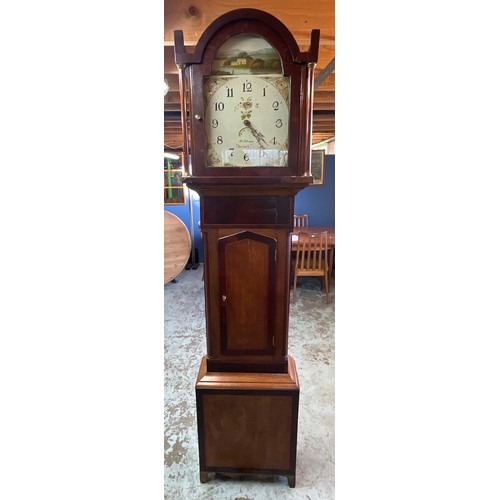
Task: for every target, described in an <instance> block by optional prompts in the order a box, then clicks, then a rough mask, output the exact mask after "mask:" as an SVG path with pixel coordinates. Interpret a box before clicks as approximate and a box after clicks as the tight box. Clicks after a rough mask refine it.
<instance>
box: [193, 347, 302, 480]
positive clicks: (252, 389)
mask: <svg viewBox="0 0 500 500" xmlns="http://www.w3.org/2000/svg"><path fill="white" fill-rule="evenodd" d="M196 409H197V417H198V445H199V456H200V480H201V482H206V481H207V480H208V473H209V472H219V473H223V474H226V475H228V474H229V475H231V474H237V475H241V474H245V475H252V476H254V475H255V476H262V475H280V476H286V477H287V478H288V483H289V486H290V487H292V488H293V487H294V486H295V466H296V452H297V424H298V412H299V383H298V377H297V371H296V368H295V362H294V360H293V358H292V357H290V356H289V357H288V372H287V373H238V372H207V369H206V356H205V357H204V358H203V360H202V362H201V366H200V371H199V374H198V378H197V380H196Z"/></svg>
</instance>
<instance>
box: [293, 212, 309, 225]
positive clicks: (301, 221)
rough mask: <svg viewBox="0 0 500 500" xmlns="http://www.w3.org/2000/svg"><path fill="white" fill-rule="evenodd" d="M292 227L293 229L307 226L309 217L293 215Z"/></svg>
mask: <svg viewBox="0 0 500 500" xmlns="http://www.w3.org/2000/svg"><path fill="white" fill-rule="evenodd" d="M293 226H294V227H305V226H309V216H308V215H307V214H295V215H294V216H293Z"/></svg>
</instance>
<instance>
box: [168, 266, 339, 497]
mask: <svg viewBox="0 0 500 500" xmlns="http://www.w3.org/2000/svg"><path fill="white" fill-rule="evenodd" d="M202 269H203V268H202V266H200V267H199V268H198V269H197V270H189V271H183V272H182V273H181V274H180V275H179V276H178V278H177V283H173V282H171V283H167V284H166V285H165V499H167V500H202V499H213V500H275V499H304V500H330V499H334V496H335V494H334V477H335V476H334V471H335V466H334V463H335V462H334V415H335V402H334V375H335V363H334V362H335V339H334V335H335V291H334V286H333V285H332V290H331V292H330V293H331V302H330V304H328V305H327V304H326V302H325V294H324V291H320V283H319V280H317V279H315V278H301V279H300V280H299V286H298V288H297V303H295V304H291V305H290V325H289V343H288V352H289V354H290V355H291V356H293V357H294V359H295V362H296V364H297V371H298V374H299V382H300V405H299V428H298V438H297V475H296V487H295V488H290V487H289V486H288V483H287V480H286V478H284V477H280V476H275V477H272V478H268V479H257V478H252V477H249V476H248V477H247V476H244V477H240V478H228V477H224V476H221V475H213V474H212V475H210V476H209V477H210V479H209V481H208V482H207V483H205V484H202V483H200V482H199V469H198V439H197V431H196V403H195V391H194V384H195V379H196V375H197V373H198V369H199V365H200V361H201V358H202V356H203V355H204V354H206V340H205V316H204V314H205V311H204V291H203V281H202V280H201V276H202V272H203V271H202Z"/></svg>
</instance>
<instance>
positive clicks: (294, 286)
mask: <svg viewBox="0 0 500 500" xmlns="http://www.w3.org/2000/svg"><path fill="white" fill-rule="evenodd" d="M296 300H297V273H295V276H294V277H293V303H294V304H295V301H296Z"/></svg>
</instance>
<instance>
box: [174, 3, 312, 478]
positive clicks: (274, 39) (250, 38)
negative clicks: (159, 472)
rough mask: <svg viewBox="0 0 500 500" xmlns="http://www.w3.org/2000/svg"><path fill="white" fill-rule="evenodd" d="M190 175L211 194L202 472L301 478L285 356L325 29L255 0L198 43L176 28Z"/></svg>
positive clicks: (205, 202)
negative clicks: (297, 32) (307, 32)
mask: <svg viewBox="0 0 500 500" xmlns="http://www.w3.org/2000/svg"><path fill="white" fill-rule="evenodd" d="M174 36H175V58H176V63H177V66H178V67H179V80H180V92H181V105H182V106H181V107H182V121H183V136H184V151H185V152H189V153H190V154H191V167H190V170H189V172H186V177H185V179H184V180H185V182H186V184H187V185H188V186H189V187H190V188H191V189H193V190H195V191H197V192H198V193H199V195H200V213H201V221H200V227H201V231H202V236H203V250H204V258H205V262H204V264H205V265H204V272H205V280H204V283H205V314H206V330H207V355H206V356H204V357H203V359H202V360H201V366H200V371H199V374H198V377H197V380H196V396H197V417H198V439H199V458H200V479H201V481H202V482H205V481H206V480H207V479H208V473H210V472H223V473H247V474H279V475H284V476H287V477H288V481H289V484H290V486H292V487H293V486H294V485H295V466H296V448H297V422H298V406H299V383H298V376H297V371H296V368H295V363H294V361H293V359H292V357H291V356H289V355H288V315H289V297H290V293H289V290H290V235H291V232H292V230H293V212H294V210H293V209H294V197H295V195H296V194H297V192H298V191H300V190H301V189H303V188H304V187H306V186H308V185H309V184H310V183H311V182H312V177H311V175H310V155H311V121H312V99H313V79H314V67H315V65H316V61H317V56H318V45H319V30H312V32H311V45H310V48H309V50H308V51H306V52H301V51H300V49H299V47H298V45H297V43H296V41H295V39H294V38H293V36H292V35H291V33H290V31H289V30H288V29H287V28H286V26H285V25H284V24H282V23H281V21H279V20H278V19H277V18H275V17H274V16H272V15H270V14H268V13H266V12H263V11H260V10H256V9H239V10H234V11H232V12H229V13H227V14H224V15H223V16H221V17H219V18H218V19H216V20H215V21H214V22H213V23H212V24H211V25H210V26H209V27H208V28H207V29H206V30H205V32H204V33H203V34H202V36H201V38H200V40H199V41H198V43H197V45H196V47H195V49H194V51H193V52H188V51H187V50H186V49H185V46H184V40H183V32H182V31H175V33H174Z"/></svg>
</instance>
